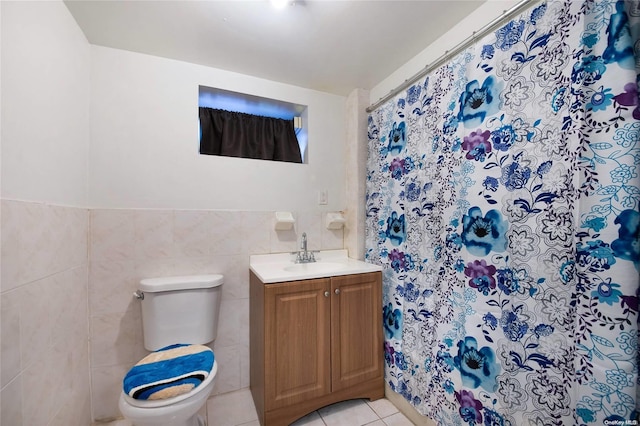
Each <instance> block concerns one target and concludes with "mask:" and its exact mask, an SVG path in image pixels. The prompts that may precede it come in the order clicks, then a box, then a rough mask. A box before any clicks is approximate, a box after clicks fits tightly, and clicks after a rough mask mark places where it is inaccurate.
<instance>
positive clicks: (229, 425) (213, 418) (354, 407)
mask: <svg viewBox="0 0 640 426" xmlns="http://www.w3.org/2000/svg"><path fill="white" fill-rule="evenodd" d="M206 411H207V417H208V423H207V426H260V423H259V422H258V415H257V413H256V410H255V406H254V405H253V400H252V398H251V392H250V391H249V389H241V390H239V391H235V392H230V393H226V394H222V395H217V396H214V397H213V398H210V399H209V401H207V407H206ZM364 425H367V426H413V423H412V422H411V421H410V420H409V419H407V418H406V417H405V416H404V415H403V414H402V413H400V412H399V411H398V409H397V408H396V407H395V406H394V405H393V404H391V402H389V401H388V400H387V399H384V398H383V399H379V400H377V401H368V400H363V399H354V400H350V401H344V402H339V403H337V404H333V405H329V406H327V407H323V408H321V409H319V410H318V411H314V412H313V413H311V414H309V415H308V416H306V417H303V418H302V419H300V420H298V421H296V422H295V423H293V424H292V425H291V426H364ZM100 426H130V423H129V422H127V421H126V420H118V421H115V422H111V423H107V424H104V423H102V424H100Z"/></svg>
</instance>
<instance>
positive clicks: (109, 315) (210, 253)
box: [89, 209, 344, 420]
mask: <svg viewBox="0 0 640 426" xmlns="http://www.w3.org/2000/svg"><path fill="white" fill-rule="evenodd" d="M273 216H274V213H273V212H245V211H191V210H189V211H186V210H132V209H126V210H118V209H108V210H105V209H95V210H91V231H90V241H91V243H90V273H89V310H90V327H91V337H92V338H91V351H90V354H91V355H90V356H91V380H92V390H93V393H92V403H93V416H94V419H96V420H109V419H113V418H116V417H118V416H119V415H120V414H119V411H118V406H117V401H118V395H119V392H120V383H121V380H122V377H123V376H124V374H125V373H126V371H127V370H128V369H129V368H130V367H131V365H132V364H133V363H135V362H137V361H138V360H139V359H140V358H141V357H142V356H144V355H145V354H146V353H147V352H146V351H145V350H144V347H143V342H142V324H141V312H140V304H139V303H138V301H137V300H136V299H134V298H133V297H132V293H133V292H134V291H135V290H136V289H137V283H138V281H139V280H140V279H141V278H145V277H156V276H170V275H184V274H203V273H220V274H223V275H224V276H225V283H224V285H223V289H222V294H223V298H222V306H221V313H220V322H219V329H218V338H217V339H216V341H215V342H214V344H213V349H214V350H215V353H216V359H217V360H218V361H219V362H220V370H219V372H218V377H217V379H216V387H215V389H214V391H213V393H214V395H215V394H220V393H226V392H230V391H233V390H238V389H241V388H244V387H247V386H249V328H248V327H249V255H250V254H259V253H278V252H288V251H294V250H297V249H298V244H299V243H298V241H299V235H301V234H302V232H306V233H307V235H308V241H309V249H313V250H329V249H341V248H343V246H344V242H343V231H342V230H338V231H329V230H326V229H325V228H324V226H323V223H324V214H322V213H318V212H314V213H305V212H298V213H294V216H295V217H296V225H295V229H294V230H292V231H275V230H274V226H273Z"/></svg>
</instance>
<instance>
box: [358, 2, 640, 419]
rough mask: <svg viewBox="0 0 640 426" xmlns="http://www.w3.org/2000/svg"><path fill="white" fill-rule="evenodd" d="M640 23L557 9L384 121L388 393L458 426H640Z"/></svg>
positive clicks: (470, 54) (382, 253) (379, 188)
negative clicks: (636, 51) (638, 50)
mask: <svg viewBox="0 0 640 426" xmlns="http://www.w3.org/2000/svg"><path fill="white" fill-rule="evenodd" d="M639 15H640V5H639V4H638V1H626V2H625V1H615V0H593V1H575V0H574V1H550V2H547V3H543V4H538V5H536V6H535V7H532V8H531V9H530V10H529V11H527V12H526V13H523V14H522V15H521V16H519V17H518V18H516V19H513V20H512V21H510V22H508V23H505V25H504V26H503V27H502V28H500V29H499V30H497V31H495V32H494V33H493V34H492V35H490V36H487V37H486V38H484V39H482V40H479V41H477V42H476V44H475V46H473V47H471V48H469V49H468V50H467V51H465V52H463V53H462V54H460V55H458V56H457V57H455V58H453V59H452V60H451V61H450V62H449V63H448V64H446V65H444V66H442V67H440V68H439V69H437V70H436V71H434V72H432V73H431V74H430V75H428V76H427V77H426V78H425V79H424V80H423V81H420V82H418V83H416V84H415V85H413V86H412V87H410V88H409V89H407V90H406V92H404V93H402V94H401V95H398V96H397V97H396V98H395V99H393V100H391V101H389V102H387V103H386V104H384V105H383V106H381V107H380V108H378V109H376V110H375V111H374V112H372V113H371V115H370V117H369V152H370V158H369V164H368V177H367V225H366V244H367V259H368V260H369V261H371V262H373V263H377V264H380V265H382V266H383V267H384V280H383V283H384V284H383V286H384V290H383V291H384V318H385V324H384V327H385V334H386V341H385V359H386V381H387V382H388V384H389V385H390V386H391V388H392V389H394V390H395V391H396V392H398V393H400V394H401V395H403V396H404V397H405V398H406V399H407V400H408V401H410V402H411V403H412V404H413V405H414V406H415V407H416V409H417V410H418V411H420V412H422V413H423V414H425V415H428V416H430V417H432V418H433V419H435V420H436V421H437V422H438V423H439V424H440V425H445V426H453V425H514V426H520V425H540V426H542V425H545V426H547V425H558V426H560V425H563V426H564V425H574V424H575V425H578V424H579V425H603V424H604V425H614V424H619V425H623V424H625V425H630V424H638V421H637V419H638V410H639V405H640V397H639V389H640V386H639V383H638V357H639V355H638V297H639V287H640V278H639V271H640V242H639V230H638V229H639V222H640V213H639V204H640V177H639V176H640V171H639V168H640V142H639V138H640V108H639V101H638V85H637V81H638V79H637V75H638V73H637V68H636V65H637V64H638V63H637V57H636V55H634V49H633V47H634V45H635V44H639V45H640V42H638V35H637V34H638V17H639Z"/></svg>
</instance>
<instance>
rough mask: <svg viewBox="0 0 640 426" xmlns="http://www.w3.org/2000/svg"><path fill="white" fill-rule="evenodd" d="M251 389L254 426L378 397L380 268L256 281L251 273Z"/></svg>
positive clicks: (273, 425)
mask: <svg viewBox="0 0 640 426" xmlns="http://www.w3.org/2000/svg"><path fill="white" fill-rule="evenodd" d="M250 281H251V288H250V344H251V348H250V356H251V360H250V363H251V393H252V395H253V400H254V403H255V405H256V409H257V411H258V417H259V419H260V424H261V425H262V426H287V425H289V424H291V423H292V422H294V421H295V420H297V419H299V418H300V417H303V416H304V415H306V414H308V413H310V412H312V411H315V410H317V409H318V408H321V407H324V406H326V405H329V404H332V403H334V402H338V401H343V400H347V399H353V398H369V399H371V400H374V399H379V398H382V397H383V396H384V378H383V375H384V366H383V342H382V289H381V285H382V284H381V273H380V272H372V273H365V274H356V275H346V276H338V277H331V278H320V279H309V280H302V281H290V282H283V283H274V284H263V283H262V282H261V281H260V279H259V278H258V277H257V276H255V275H254V274H253V272H252V273H251V280H250Z"/></svg>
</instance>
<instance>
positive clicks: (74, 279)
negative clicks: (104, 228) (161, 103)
mask: <svg viewBox="0 0 640 426" xmlns="http://www.w3.org/2000/svg"><path fill="white" fill-rule="evenodd" d="M0 7H1V10H2V14H1V17H0V19H1V21H0V22H1V25H0V27H1V37H0V43H1V51H2V63H1V64H0V67H1V72H0V86H1V87H0V93H1V99H0V101H1V103H2V111H1V116H0V121H1V122H2V127H1V130H0V132H1V139H2V162H1V168H2V174H1V175H2V179H1V180H2V187H1V188H2V189H1V195H2V198H3V199H2V202H1V205H0V206H1V207H0V209H1V210H2V222H1V228H0V233H1V235H2V239H1V250H0V252H1V264H2V274H1V280H0V299H1V302H0V324H1V327H0V339H1V342H2V345H1V352H0V354H1V358H2V363H1V366H0V388H1V391H0V406H1V407H0V423H1V424H2V425H5V426H10V425H11V426H13V425H16V426H19V425H70V424H89V423H90V422H91V407H90V396H89V394H90V385H89V356H88V351H87V347H88V344H89V332H88V321H87V318H88V313H87V305H88V295H87V286H88V284H87V281H88V259H87V231H88V222H89V215H88V211H87V209H86V208H84V206H86V203H87V180H88V179H87V153H88V138H89V111H88V106H89V70H90V66H89V63H90V51H89V44H88V43H87V40H86V39H85V37H84V35H83V34H82V32H81V31H80V30H79V28H78V27H77V25H76V23H75V21H74V20H73V18H72V17H71V14H70V13H69V12H68V10H67V8H66V7H65V6H64V4H63V3H62V2H2V4H1V6H0ZM16 200H27V201H16ZM69 206H71V207H69ZM52 389H55V391H52Z"/></svg>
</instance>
